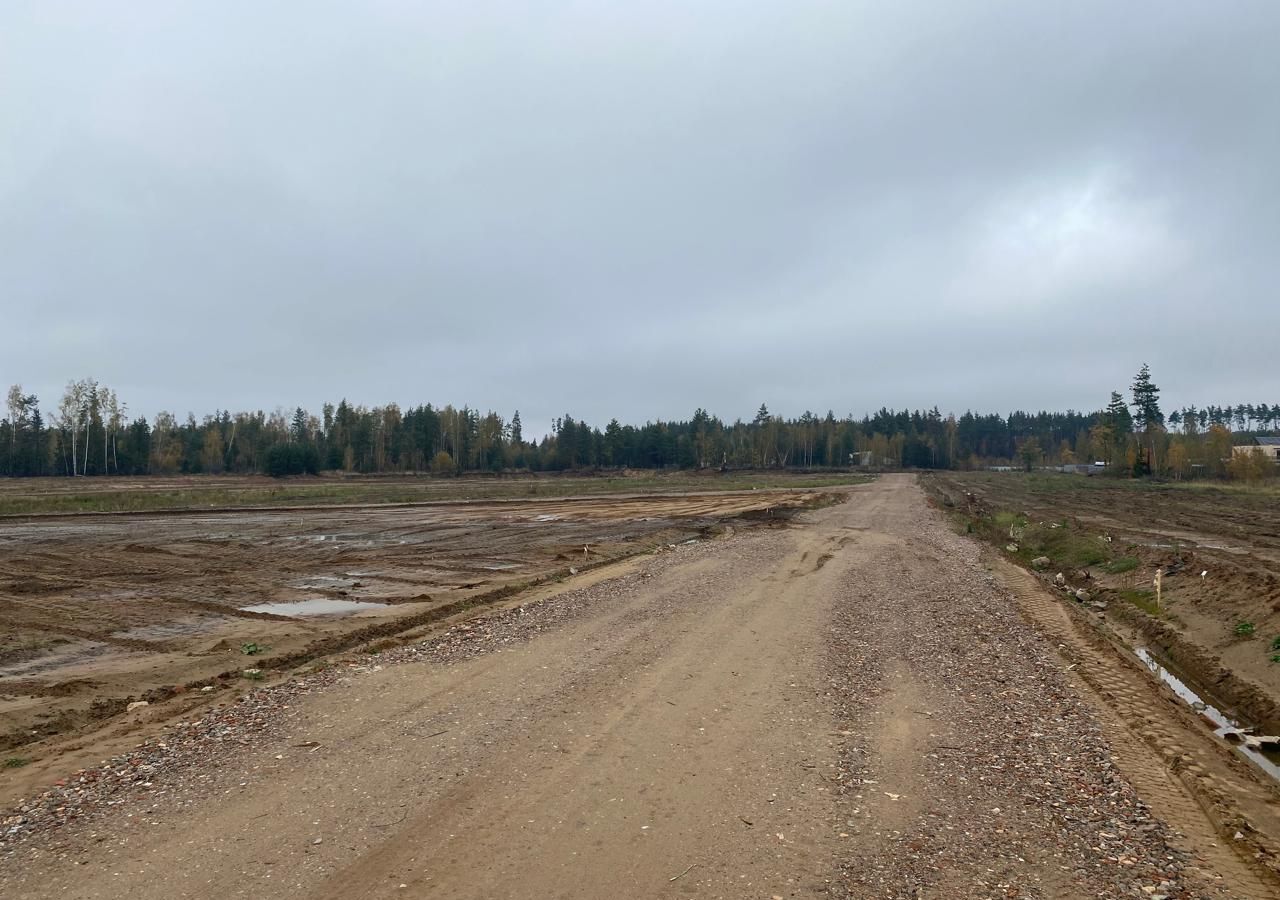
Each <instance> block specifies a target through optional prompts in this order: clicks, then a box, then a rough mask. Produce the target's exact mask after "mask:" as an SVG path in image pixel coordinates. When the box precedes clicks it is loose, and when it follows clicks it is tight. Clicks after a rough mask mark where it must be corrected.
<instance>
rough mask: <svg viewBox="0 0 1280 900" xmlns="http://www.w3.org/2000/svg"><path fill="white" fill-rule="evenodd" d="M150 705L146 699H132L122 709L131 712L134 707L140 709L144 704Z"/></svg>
mask: <svg viewBox="0 0 1280 900" xmlns="http://www.w3.org/2000/svg"><path fill="white" fill-rule="evenodd" d="M150 705H151V704H150V703H148V702H147V701H146V700H134V701H133V702H132V703H130V704H129V705H128V706H126V707H125V708H124V711H125V712H133V711H134V710H135V709H141V708H142V707H144V706H150Z"/></svg>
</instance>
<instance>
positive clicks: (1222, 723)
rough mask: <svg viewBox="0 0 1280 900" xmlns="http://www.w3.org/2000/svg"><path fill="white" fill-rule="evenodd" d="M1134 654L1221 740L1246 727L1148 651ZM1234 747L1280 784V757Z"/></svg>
mask: <svg viewBox="0 0 1280 900" xmlns="http://www.w3.org/2000/svg"><path fill="white" fill-rule="evenodd" d="M1133 652H1134V653H1135V654H1136V655H1137V657H1138V659H1140V660H1142V663H1143V665H1145V666H1146V667H1147V668H1148V669H1150V670H1151V672H1152V673H1153V674H1154V675H1155V676H1156V677H1157V678H1159V679H1160V680H1161V681H1163V682H1164V683H1165V684H1167V685H1169V687H1170V688H1172V689H1173V692H1174V693H1175V694H1177V695H1178V697H1179V698H1180V699H1181V700H1183V701H1184V702H1185V703H1186V704H1187V705H1188V706H1190V707H1191V708H1192V709H1194V710H1195V711H1196V712H1198V713H1199V714H1200V715H1201V716H1202V717H1204V718H1205V719H1207V720H1208V721H1209V722H1210V723H1211V724H1212V725H1213V733H1214V734H1216V735H1217V736H1218V737H1223V735H1225V734H1226V733H1227V732H1228V731H1235V730H1238V729H1240V728H1243V727H1245V726H1244V725H1243V724H1242V723H1241V722H1239V721H1238V720H1236V719H1233V718H1231V717H1230V716H1228V715H1227V714H1226V713H1224V712H1223V711H1222V710H1220V709H1218V708H1217V707H1216V706H1212V705H1210V704H1208V703H1206V702H1205V701H1204V700H1203V699H1201V697H1200V695H1199V694H1197V693H1196V692H1195V691H1194V690H1193V689H1192V688H1190V687H1188V686H1187V684H1186V682H1184V681H1183V680H1182V679H1181V678H1179V677H1178V676H1177V675H1174V674H1173V673H1172V672H1170V671H1169V670H1168V669H1167V668H1165V666H1164V664H1163V663H1161V662H1160V661H1159V660H1157V659H1156V658H1155V657H1154V656H1152V655H1151V652H1150V651H1149V650H1147V648H1146V647H1137V648H1135V649H1134V651H1133ZM1232 746H1233V748H1234V749H1235V751H1236V752H1237V753H1239V754H1241V755H1242V756H1244V757H1246V758H1247V759H1248V760H1249V761H1250V762H1251V763H1253V764H1254V765H1256V766H1257V767H1258V768H1260V769H1262V770H1263V771H1264V772H1266V773H1267V774H1268V775H1270V776H1271V777H1272V778H1274V779H1276V780H1277V781H1280V756H1278V755H1277V754H1273V753H1262V752H1260V751H1258V750H1254V749H1252V748H1251V747H1243V746H1240V745H1238V744H1233V745H1232Z"/></svg>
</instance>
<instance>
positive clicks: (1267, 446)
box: [1231, 437, 1280, 464]
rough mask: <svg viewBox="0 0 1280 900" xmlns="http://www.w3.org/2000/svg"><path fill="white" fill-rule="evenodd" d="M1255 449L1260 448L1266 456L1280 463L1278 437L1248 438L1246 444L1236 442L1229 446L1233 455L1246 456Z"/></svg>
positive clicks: (1279, 442)
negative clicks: (1234, 444)
mask: <svg viewBox="0 0 1280 900" xmlns="http://www.w3.org/2000/svg"><path fill="white" fill-rule="evenodd" d="M1255 450H1261V451H1262V452H1263V453H1265V454H1266V456H1267V458H1268V459H1270V460H1273V461H1274V462H1276V463H1277V464H1280V437H1256V438H1250V442H1249V443H1247V444H1238V445H1236V446H1235V447H1232V448H1231V452H1232V454H1233V455H1235V456H1248V455H1249V454H1250V453H1252V452H1253V451H1255Z"/></svg>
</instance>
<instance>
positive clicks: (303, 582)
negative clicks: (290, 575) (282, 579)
mask: <svg viewBox="0 0 1280 900" xmlns="http://www.w3.org/2000/svg"><path fill="white" fill-rule="evenodd" d="M355 583H356V580H355V579H354V578H338V577H336V576H334V575H311V576H309V577H307V578H299V579H297V580H296V581H293V582H291V585H290V586H291V587H296V588H304V589H305V588H311V589H313V590H321V591H323V590H331V589H332V590H337V589H340V588H352V587H355Z"/></svg>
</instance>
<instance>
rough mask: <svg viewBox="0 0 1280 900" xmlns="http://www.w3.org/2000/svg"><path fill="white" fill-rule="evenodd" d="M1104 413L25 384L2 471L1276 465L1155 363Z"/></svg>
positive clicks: (1142, 470) (1240, 413) (1253, 412)
mask: <svg viewBox="0 0 1280 900" xmlns="http://www.w3.org/2000/svg"><path fill="white" fill-rule="evenodd" d="M1127 393H1128V396H1126V395H1124V394H1121V393H1120V392H1118V391H1117V392H1113V393H1112V394H1111V397H1110V400H1109V402H1108V403H1107V404H1106V405H1105V406H1103V407H1102V408H1100V409H1098V410H1096V411H1094V412H1078V411H1075V410H1066V411H1065V412H1050V411H1040V412H1023V411H1016V412H1011V413H1008V414H1002V413H975V412H971V411H966V412H964V413H961V414H959V415H955V414H944V413H942V412H940V411H939V410H938V409H937V408H936V407H935V408H933V409H930V410H915V411H907V410H900V411H899V410H890V409H881V410H879V411H878V412H876V413H874V414H871V415H864V416H862V417H861V418H855V417H854V416H851V415H845V416H841V417H837V416H836V415H835V414H834V413H832V412H827V413H825V414H820V415H819V414H814V413H811V412H805V413H804V414H803V415H801V416H799V417H797V418H785V417H782V416H776V415H773V414H772V413H771V412H770V411H769V410H768V408H767V407H766V405H764V404H761V406H760V408H759V410H758V411H757V412H756V414H755V415H754V416H753V417H752V418H751V419H750V420H749V421H743V420H741V419H735V420H734V421H732V422H728V421H725V420H723V419H720V418H718V417H716V416H715V415H712V414H710V413H708V412H707V411H706V410H703V409H697V410H696V411H695V412H694V413H693V415H692V416H691V417H690V418H688V419H685V420H680V421H657V422H646V423H644V424H642V425H635V424H623V423H620V422H619V421H618V420H617V419H613V420H611V421H609V422H608V423H606V424H604V425H603V426H601V425H600V424H599V423H588V422H584V421H581V420H578V419H575V418H574V417H573V416H572V415H565V416H563V417H561V418H558V419H556V420H555V422H554V423H553V427H552V432H551V433H550V434H547V435H544V436H541V437H538V438H536V439H529V438H528V437H526V435H525V434H524V432H523V429H522V426H521V421H520V414H519V412H518V411H517V412H514V413H513V414H512V416H511V418H510V419H504V418H503V417H502V416H501V415H499V414H498V413H495V412H491V411H485V412H480V410H479V409H476V408H471V407H468V406H462V407H454V406H452V405H445V406H441V407H435V406H432V405H431V404H427V405H424V406H415V407H410V408H408V409H401V408H400V407H398V406H397V405H395V404H388V405H386V406H375V407H365V406H353V405H351V404H349V403H348V402H346V401H345V400H343V401H341V402H339V403H338V404H337V405H333V404H328V403H326V404H325V405H324V406H323V408H322V409H321V410H319V411H318V414H317V413H316V412H312V411H308V410H305V409H302V408H297V409H295V410H294V411H293V412H292V413H286V412H285V411H283V410H277V411H275V412H271V413H266V412H262V411H258V412H237V413H232V412H230V411H219V412H214V413H212V414H209V415H206V416H204V417H203V418H202V419H197V418H196V417H195V416H194V415H193V414H188V415H187V416H186V418H185V419H179V418H178V417H177V416H175V415H173V414H172V413H168V412H162V413H159V414H157V415H155V416H154V417H153V418H152V419H150V420H148V419H147V418H145V417H142V416H138V417H134V418H130V417H129V415H128V410H127V406H126V405H125V404H124V403H122V402H121V400H120V398H118V397H117V395H116V393H115V391H113V390H111V389H110V388H109V387H107V386H105V385H102V384H99V383H97V382H96V381H94V380H93V379H82V380H79V381H73V382H71V383H69V384H68V385H67V388H66V391H65V392H64V394H63V396H62V397H61V398H59V400H58V402H57V406H56V408H53V409H48V408H45V407H42V405H41V402H40V399H39V398H38V397H36V396H35V395H32V394H26V393H24V391H23V389H22V387H21V386H20V385H14V386H13V387H11V388H10V389H9V392H8V397H7V406H6V410H5V412H6V416H5V418H4V419H3V420H0V440H2V441H3V444H2V445H0V474H2V475H6V476H61V475H65V476H79V475H94V476H101V475H131V476H136V475H145V474H199V473H208V474H219V473H237V474H251V473H263V474H269V475H277V476H280V475H294V474H318V473H321V472H325V471H341V472H351V473H395V472H430V473H433V474H460V473H467V472H502V471H522V470H523V471H534V472H538V471H562V470H570V469H591V468H621V467H627V468H654V469H662V468H682V469H692V468H706V467H718V468H726V467H727V468H732V469H736V468H796V469H814V468H849V467H860V468H872V469H893V468H920V469H972V468H982V467H987V466H1001V465H1010V466H1017V467H1020V468H1036V467H1041V466H1050V465H1065V464H1082V463H1095V462H1104V463H1106V471H1108V472H1110V473H1114V474H1117V475H1125V476H1143V475H1156V476H1163V477H1172V478H1190V477H1242V478H1249V479H1254V478H1257V477H1266V476H1269V475H1270V474H1271V473H1272V470H1273V469H1274V468H1275V467H1274V465H1272V464H1270V463H1268V464H1267V465H1250V459H1249V458H1248V457H1247V456H1244V457H1240V458H1234V459H1233V454H1232V450H1231V448H1232V446H1233V445H1235V444H1241V443H1246V442H1248V440H1249V438H1250V436H1252V435H1257V434H1265V433H1269V432H1275V431H1276V429H1277V428H1278V427H1280V403H1257V404H1252V403H1239V404H1228V405H1225V406H1205V407H1196V406H1187V407H1183V408H1179V409H1176V410H1174V411H1172V412H1171V413H1169V415H1168V416H1166V415H1165V414H1164V413H1163V412H1162V410H1161V408H1160V403H1159V393H1160V391H1159V388H1158V387H1156V385H1155V384H1154V383H1153V382H1152V380H1151V375H1150V372H1149V370H1148V369H1147V367H1146V366H1145V365H1144V366H1143V367H1142V369H1141V370H1140V371H1139V373H1138V374H1137V376H1135V379H1134V382H1133V384H1132V385H1131V386H1130V389H1129V391H1128V392H1127Z"/></svg>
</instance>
